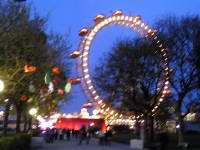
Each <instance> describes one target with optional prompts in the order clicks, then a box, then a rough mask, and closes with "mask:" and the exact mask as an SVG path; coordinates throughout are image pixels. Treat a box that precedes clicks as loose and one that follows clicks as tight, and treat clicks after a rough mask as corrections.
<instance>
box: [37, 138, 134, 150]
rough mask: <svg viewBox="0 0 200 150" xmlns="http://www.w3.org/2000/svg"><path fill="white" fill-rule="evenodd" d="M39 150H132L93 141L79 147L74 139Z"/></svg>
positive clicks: (115, 144) (113, 144) (126, 146)
mask: <svg viewBox="0 0 200 150" xmlns="http://www.w3.org/2000/svg"><path fill="white" fill-rule="evenodd" d="M37 150H132V149H130V147H129V145H124V144H118V143H112V144H111V146H105V145H99V144H98V141H97V140H95V139H92V140H91V141H90V144H89V145H87V144H85V142H83V144H82V145H78V141H77V140H75V139H73V140H71V141H61V142H60V141H55V142H54V143H53V144H45V145H44V146H43V148H40V149H37Z"/></svg>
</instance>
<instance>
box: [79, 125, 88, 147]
mask: <svg viewBox="0 0 200 150" xmlns="http://www.w3.org/2000/svg"><path fill="white" fill-rule="evenodd" d="M86 137H87V132H86V128H85V126H82V127H81V129H80V141H79V145H81V144H82V142H83V141H84V140H86Z"/></svg>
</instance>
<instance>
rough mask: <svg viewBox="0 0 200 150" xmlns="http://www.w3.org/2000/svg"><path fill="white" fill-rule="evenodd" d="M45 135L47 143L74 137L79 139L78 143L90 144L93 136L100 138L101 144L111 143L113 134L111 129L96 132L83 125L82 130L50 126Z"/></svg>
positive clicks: (68, 139)
mask: <svg viewBox="0 0 200 150" xmlns="http://www.w3.org/2000/svg"><path fill="white" fill-rule="evenodd" d="M44 135H45V136H44V137H45V141H46V142H47V143H53V142H54V141H55V140H60V141H63V140H67V141H70V140H71V139H72V138H73V139H77V143H78V145H81V144H82V143H83V142H85V143H86V144H89V143H90V140H91V138H92V137H95V138H98V139H99V144H100V145H111V142H110V137H111V136H112V132H111V130H107V131H106V132H103V131H98V132H96V131H94V130H91V128H89V127H87V126H82V127H81V129H80V130H70V129H62V128H60V129H56V128H53V129H50V128H48V129H47V130H46V132H45V134H44Z"/></svg>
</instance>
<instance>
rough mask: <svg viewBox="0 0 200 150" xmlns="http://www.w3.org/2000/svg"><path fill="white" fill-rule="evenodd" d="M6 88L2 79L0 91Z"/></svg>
mask: <svg viewBox="0 0 200 150" xmlns="http://www.w3.org/2000/svg"><path fill="white" fill-rule="evenodd" d="M3 90H4V82H3V81H2V80H0V92H2V91H3Z"/></svg>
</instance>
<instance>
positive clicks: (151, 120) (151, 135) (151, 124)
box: [149, 116, 154, 142]
mask: <svg viewBox="0 0 200 150" xmlns="http://www.w3.org/2000/svg"><path fill="white" fill-rule="evenodd" d="M149 138H150V139H149V141H150V142H152V141H153V140H154V117H153V116H149Z"/></svg>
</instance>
